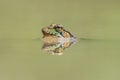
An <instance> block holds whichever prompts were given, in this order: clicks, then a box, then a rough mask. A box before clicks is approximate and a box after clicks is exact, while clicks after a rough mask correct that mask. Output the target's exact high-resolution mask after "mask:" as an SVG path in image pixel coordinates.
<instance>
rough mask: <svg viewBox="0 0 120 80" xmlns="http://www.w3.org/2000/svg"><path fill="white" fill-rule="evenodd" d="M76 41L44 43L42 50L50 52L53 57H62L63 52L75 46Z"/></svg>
mask: <svg viewBox="0 0 120 80" xmlns="http://www.w3.org/2000/svg"><path fill="white" fill-rule="evenodd" d="M75 43H76V41H69V42H60V43H55V44H54V43H49V44H48V43H45V42H44V43H43V46H42V49H43V50H44V51H46V52H48V53H49V54H51V55H62V54H63V51H64V50H65V49H66V48H69V47H70V46H72V45H73V44H75Z"/></svg>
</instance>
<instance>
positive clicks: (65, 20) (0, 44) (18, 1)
mask: <svg viewBox="0 0 120 80" xmlns="http://www.w3.org/2000/svg"><path fill="white" fill-rule="evenodd" d="M119 9H120V6H119V1H115V0H114V1H107V0H104V1H95V0H91V1H78V0H74V1H68V0H61V1H55V0H51V1H50V0H49V1H42V0H40V1H38V0H30V1H29V0H12V1H9V0H6V1H5V0H1V1H0V80H119V79H120V77H119V74H120V68H119V67H120V63H119V62H120V58H119V57H120V54H119V53H120V46H119V45H120V36H119V34H120V32H119V30H120V28H119V26H120V23H119V20H120V15H119V14H120V10H119ZM51 23H60V24H63V25H64V26H65V28H66V29H67V30H68V31H71V32H72V33H73V34H74V35H76V36H77V37H80V38H82V39H81V41H80V42H78V43H77V44H75V45H73V46H72V47H70V48H67V49H65V50H64V54H63V55H62V56H56V55H55V56H53V55H49V54H48V53H46V52H44V51H43V50H41V47H42V45H43V43H42V41H41V40H40V39H39V38H41V37H42V34H41V32H40V31H41V28H42V27H43V26H47V25H50V24H51Z"/></svg>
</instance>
